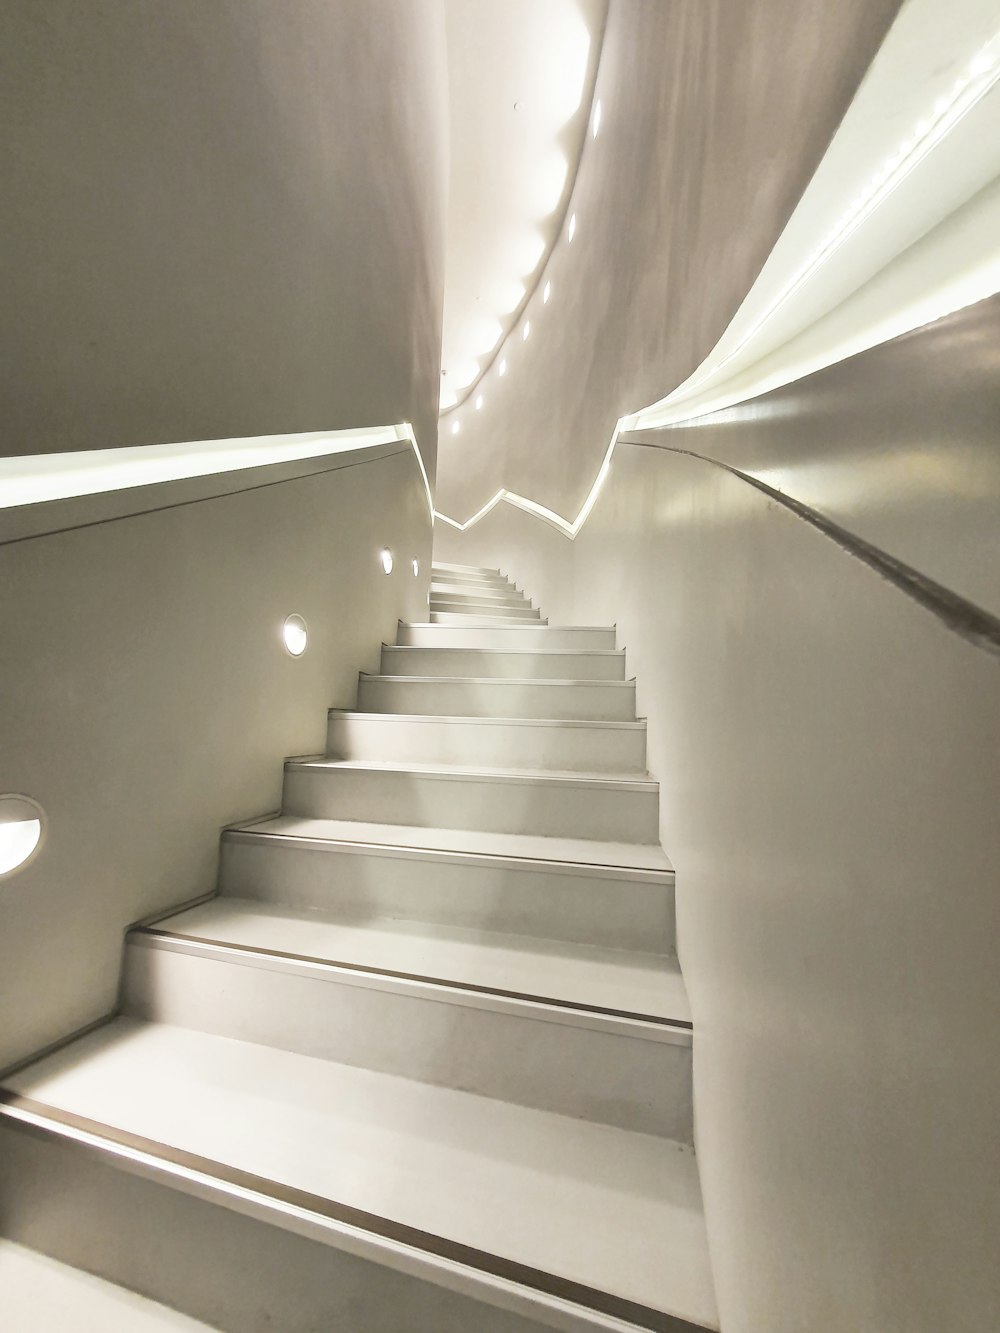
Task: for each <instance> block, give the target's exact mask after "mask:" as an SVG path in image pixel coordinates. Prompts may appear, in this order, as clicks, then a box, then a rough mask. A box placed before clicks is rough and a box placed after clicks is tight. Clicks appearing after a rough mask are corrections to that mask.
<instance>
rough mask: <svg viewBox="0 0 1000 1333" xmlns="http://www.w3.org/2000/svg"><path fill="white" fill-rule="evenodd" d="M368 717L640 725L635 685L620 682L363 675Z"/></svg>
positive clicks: (361, 700) (362, 707) (361, 697)
mask: <svg viewBox="0 0 1000 1333" xmlns="http://www.w3.org/2000/svg"><path fill="white" fill-rule="evenodd" d="M358 709H359V711H361V712H364V713H424V714H434V715H436V716H438V717H441V716H446V717H536V718H550V719H552V718H576V719H580V720H584V721H586V720H607V721H627V722H631V721H634V720H635V682H634V681H619V680H600V681H591V680H472V679H466V680H450V679H447V678H444V679H442V678H435V677H433V676H375V675H367V674H365V673H364V672H362V673H361V676H360V678H359V682H358Z"/></svg>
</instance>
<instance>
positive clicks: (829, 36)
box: [438, 0, 899, 520]
mask: <svg viewBox="0 0 1000 1333" xmlns="http://www.w3.org/2000/svg"><path fill="white" fill-rule="evenodd" d="M898 7H899V0H839V3H837V4H834V5H831V4H823V3H820V0H808V2H807V3H803V0H747V2H746V3H739V4H733V3H731V0H698V2H697V3H684V2H681V3H666V0H611V5H610V10H609V15H608V23H607V29H606V33H605V39H604V47H603V51H602V55H601V64H600V68H599V70H598V76H597V84H596V96H598V97H600V99H601V103H602V109H603V120H602V127H601V131H600V135H599V137H598V138H597V139H596V140H595V139H591V138H589V137H588V139H587V140H586V145H585V148H584V152H583V157H582V160H581V163H580V169H579V174H578V177H577V183H576V188H575V191H574V194H573V198H572V201H571V204H570V211H571V212H574V213H575V214H576V216H577V231H576V235H575V237H574V240H573V242H572V244H569V243H567V240H566V237H565V234H564V236H563V239H562V240H560V242H559V243H558V244H557V246H556V248H555V250H554V252H553V255H552V258H551V260H550V261H549V264H548V266H547V268H546V271H545V274H544V276H543V280H542V284H544V281H546V280H549V281H551V284H552V295H551V299H550V301H549V303H548V304H547V305H543V304H542V286H541V285H540V287H539V289H538V291H537V292H536V294H535V296H534V297H533V299H532V301H531V302H530V303H529V305H528V307H527V309H526V311H525V314H526V316H527V317H528V318H530V320H531V337H530V339H529V340H528V341H527V342H522V341H521V337H520V331H519V330H517V331H515V333H514V335H513V336H512V338H511V340H510V342H509V344H508V345H507V347H506V348H505V349H504V350H503V352H502V353H500V354H499V355H498V356H497V359H496V360H495V361H494V363H493V366H492V368H491V369H490V371H489V372H488V373H487V374H486V375H485V376H484V378H483V380H482V382H481V384H480V385H479V390H478V391H479V392H481V393H482V395H483V398H484V400H485V401H484V406H483V408H482V410H481V411H480V412H475V411H473V410H471V406H469V407H465V408H463V409H461V410H460V411H458V412H456V413H452V414H449V415H446V416H445V417H444V418H443V422H442V426H443V429H442V437H441V445H440V451H441V463H440V468H439V492H438V494H439V505H438V507H439V508H440V509H441V510H442V511H443V512H444V513H447V514H450V515H451V516H453V517H455V518H458V519H460V520H464V519H466V518H467V517H468V516H469V515H470V514H472V513H474V512H475V511H476V510H477V509H479V508H480V506H481V505H483V504H484V503H485V502H486V501H487V500H488V499H489V498H490V497H491V496H492V495H493V494H494V493H495V492H496V491H497V489H498V488H499V487H501V486H505V487H507V488H508V489H510V490H513V491H517V492H520V493H521V494H524V495H529V496H530V497H531V498H532V499H535V500H538V501H540V502H541V503H543V504H545V505H548V506H550V507H551V508H553V509H555V510H556V511H557V512H559V513H561V514H563V515H565V516H566V517H568V518H570V519H572V518H574V517H575V516H576V514H577V511H578V510H579V508H580V505H581V504H582V502H583V500H584V498H585V496H586V494H587V492H588V491H589V489H590V486H591V483H592V482H593V479H594V477H595V475H596V473H597V470H598V467H599V465H600V462H601V459H602V457H603V454H604V451H605V449H606V448H607V446H608V442H609V440H610V438H611V433H612V431H613V429H614V426H615V423H616V422H617V420H618V419H619V417H621V416H622V415H624V414H626V413H629V412H634V411H636V410H637V409H638V408H640V407H643V406H645V405H646V404H648V403H651V402H654V401H656V400H657V399H659V398H661V397H663V396H664V395H665V394H667V393H669V392H670V391H671V390H672V389H673V388H675V387H676V385H678V384H679V383H680V382H681V381H682V380H684V379H685V378H686V377H687V376H688V375H689V374H690V373H691V372H692V371H693V370H694V369H695V367H696V366H697V365H698V364H699V363H700V361H701V360H702V358H703V357H704V356H705V355H706V354H707V353H708V352H709V351H710V350H711V348H712V346H713V345H714V344H715V342H716V341H717V340H718V338H719V337H720V336H721V335H722V333H723V331H724V330H725V328H726V325H727V324H728V323H729V320H730V319H731V317H732V315H733V314H734V313H735V311H736V309H737V307H738V306H739V304H740V302H741V301H742V300H743V298H744V296H745V295H746V293H747V291H748V290H749V288H750V286H751V285H752V283H753V281H754V279H755V278H756V277H757V274H758V272H759V271H760V268H761V266H762V265H763V263H764V261H765V260H766V258H767V256H768V254H769V252H770V250H771V247H772V246H773V244H774V242H775V240H776V239H777V237H778V235H779V234H780V232H781V230H782V228H783V227H784V225H785V222H786V221H787V219H788V217H789V216H790V214H791V212H792V210H793V209H794V207H795V205H796V203H797V202H798V199H799V196H800V195H801V193H802V191H803V189H804V188H805V186H806V184H807V183H808V181H809V178H810V176H811V175H812V173H813V171H814V170H815V168H816V166H817V164H818V162H819V160H820V158H821V157H822V155H823V153H824V151H825V149H826V147H827V145H828V143H829V141H830V139H831V138H832V136H833V133H834V131H835V130H836V128H837V125H838V123H839V121H840V118H841V117H842V115H843V113H844V111H845V110H846V108H847V106H848V104H849V102H850V100H851V98H852V96H853V94H854V92H855V91H856V89H857V86H858V84H859V82H860V80H861V78H862V77H863V75H864V73H865V71H866V69H867V67H868V64H869V62H870V61H871V58H872V56H873V54H874V52H875V51H876V49H877V48H878V45H879V43H880V41H881V39H882V37H883V36H884V34H885V32H886V31H887V29H888V26H889V24H890V22H891V20H892V18H893V17H894V15H895V13H896V11H897V9H898ZM501 359H505V360H506V362H507V367H508V369H507V374H506V375H505V376H504V377H503V378H500V377H499V374H498V370H499V362H500V360H501ZM456 417H457V418H458V419H459V420H460V423H461V433H460V434H459V435H457V436H453V435H452V434H451V432H450V423H451V421H453V420H454V419H455V418H456Z"/></svg>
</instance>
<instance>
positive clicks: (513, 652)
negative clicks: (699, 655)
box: [382, 644, 625, 680]
mask: <svg viewBox="0 0 1000 1333" xmlns="http://www.w3.org/2000/svg"><path fill="white" fill-rule="evenodd" d="M382 675H383V676H395V675H400V676H472V677H475V678H477V679H480V680H481V679H484V678H486V677H501V678H502V677H512V678H514V679H517V680H526V679H531V678H533V677H537V678H539V679H545V678H548V679H550V680H624V679H625V653H624V651H619V650H618V649H615V648H597V649H594V648H591V649H561V650H560V649H555V650H552V651H548V652H543V651H542V650H541V649H537V648H428V647H421V646H418V645H412V644H383V645H382Z"/></svg>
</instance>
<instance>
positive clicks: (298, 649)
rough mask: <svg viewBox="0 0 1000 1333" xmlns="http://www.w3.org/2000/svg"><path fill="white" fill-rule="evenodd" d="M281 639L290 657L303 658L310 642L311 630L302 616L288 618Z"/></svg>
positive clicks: (282, 628)
mask: <svg viewBox="0 0 1000 1333" xmlns="http://www.w3.org/2000/svg"><path fill="white" fill-rule="evenodd" d="M281 637H282V640H283V641H284V644H285V650H286V652H287V653H288V655H289V656H290V657H301V656H302V654H303V653H304V652H305V650H306V644H307V643H308V642H309V630H308V627H307V626H306V622H305V621H304V620H303V619H302V617H301V616H288V617H287V618H286V620H285V623H284V624H283V625H282V627H281Z"/></svg>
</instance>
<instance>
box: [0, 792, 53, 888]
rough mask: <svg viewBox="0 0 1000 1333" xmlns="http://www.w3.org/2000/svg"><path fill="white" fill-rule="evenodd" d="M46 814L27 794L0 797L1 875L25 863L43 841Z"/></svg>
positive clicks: (19, 867)
mask: <svg viewBox="0 0 1000 1333" xmlns="http://www.w3.org/2000/svg"><path fill="white" fill-rule="evenodd" d="M44 819H45V814H44V812H43V810H42V807H41V806H40V805H39V804H38V802H37V801H33V800H32V799H31V797H30V796H18V795H14V794H11V795H8V796H0V876H3V875H9V874H11V873H12V872H13V871H15V870H20V869H21V868H22V867H23V866H25V865H27V864H28V862H29V861H30V860H31V858H32V857H33V856H34V855H35V853H36V852H37V851H38V848H39V846H40V845H41V841H42V824H43V822H44Z"/></svg>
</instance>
